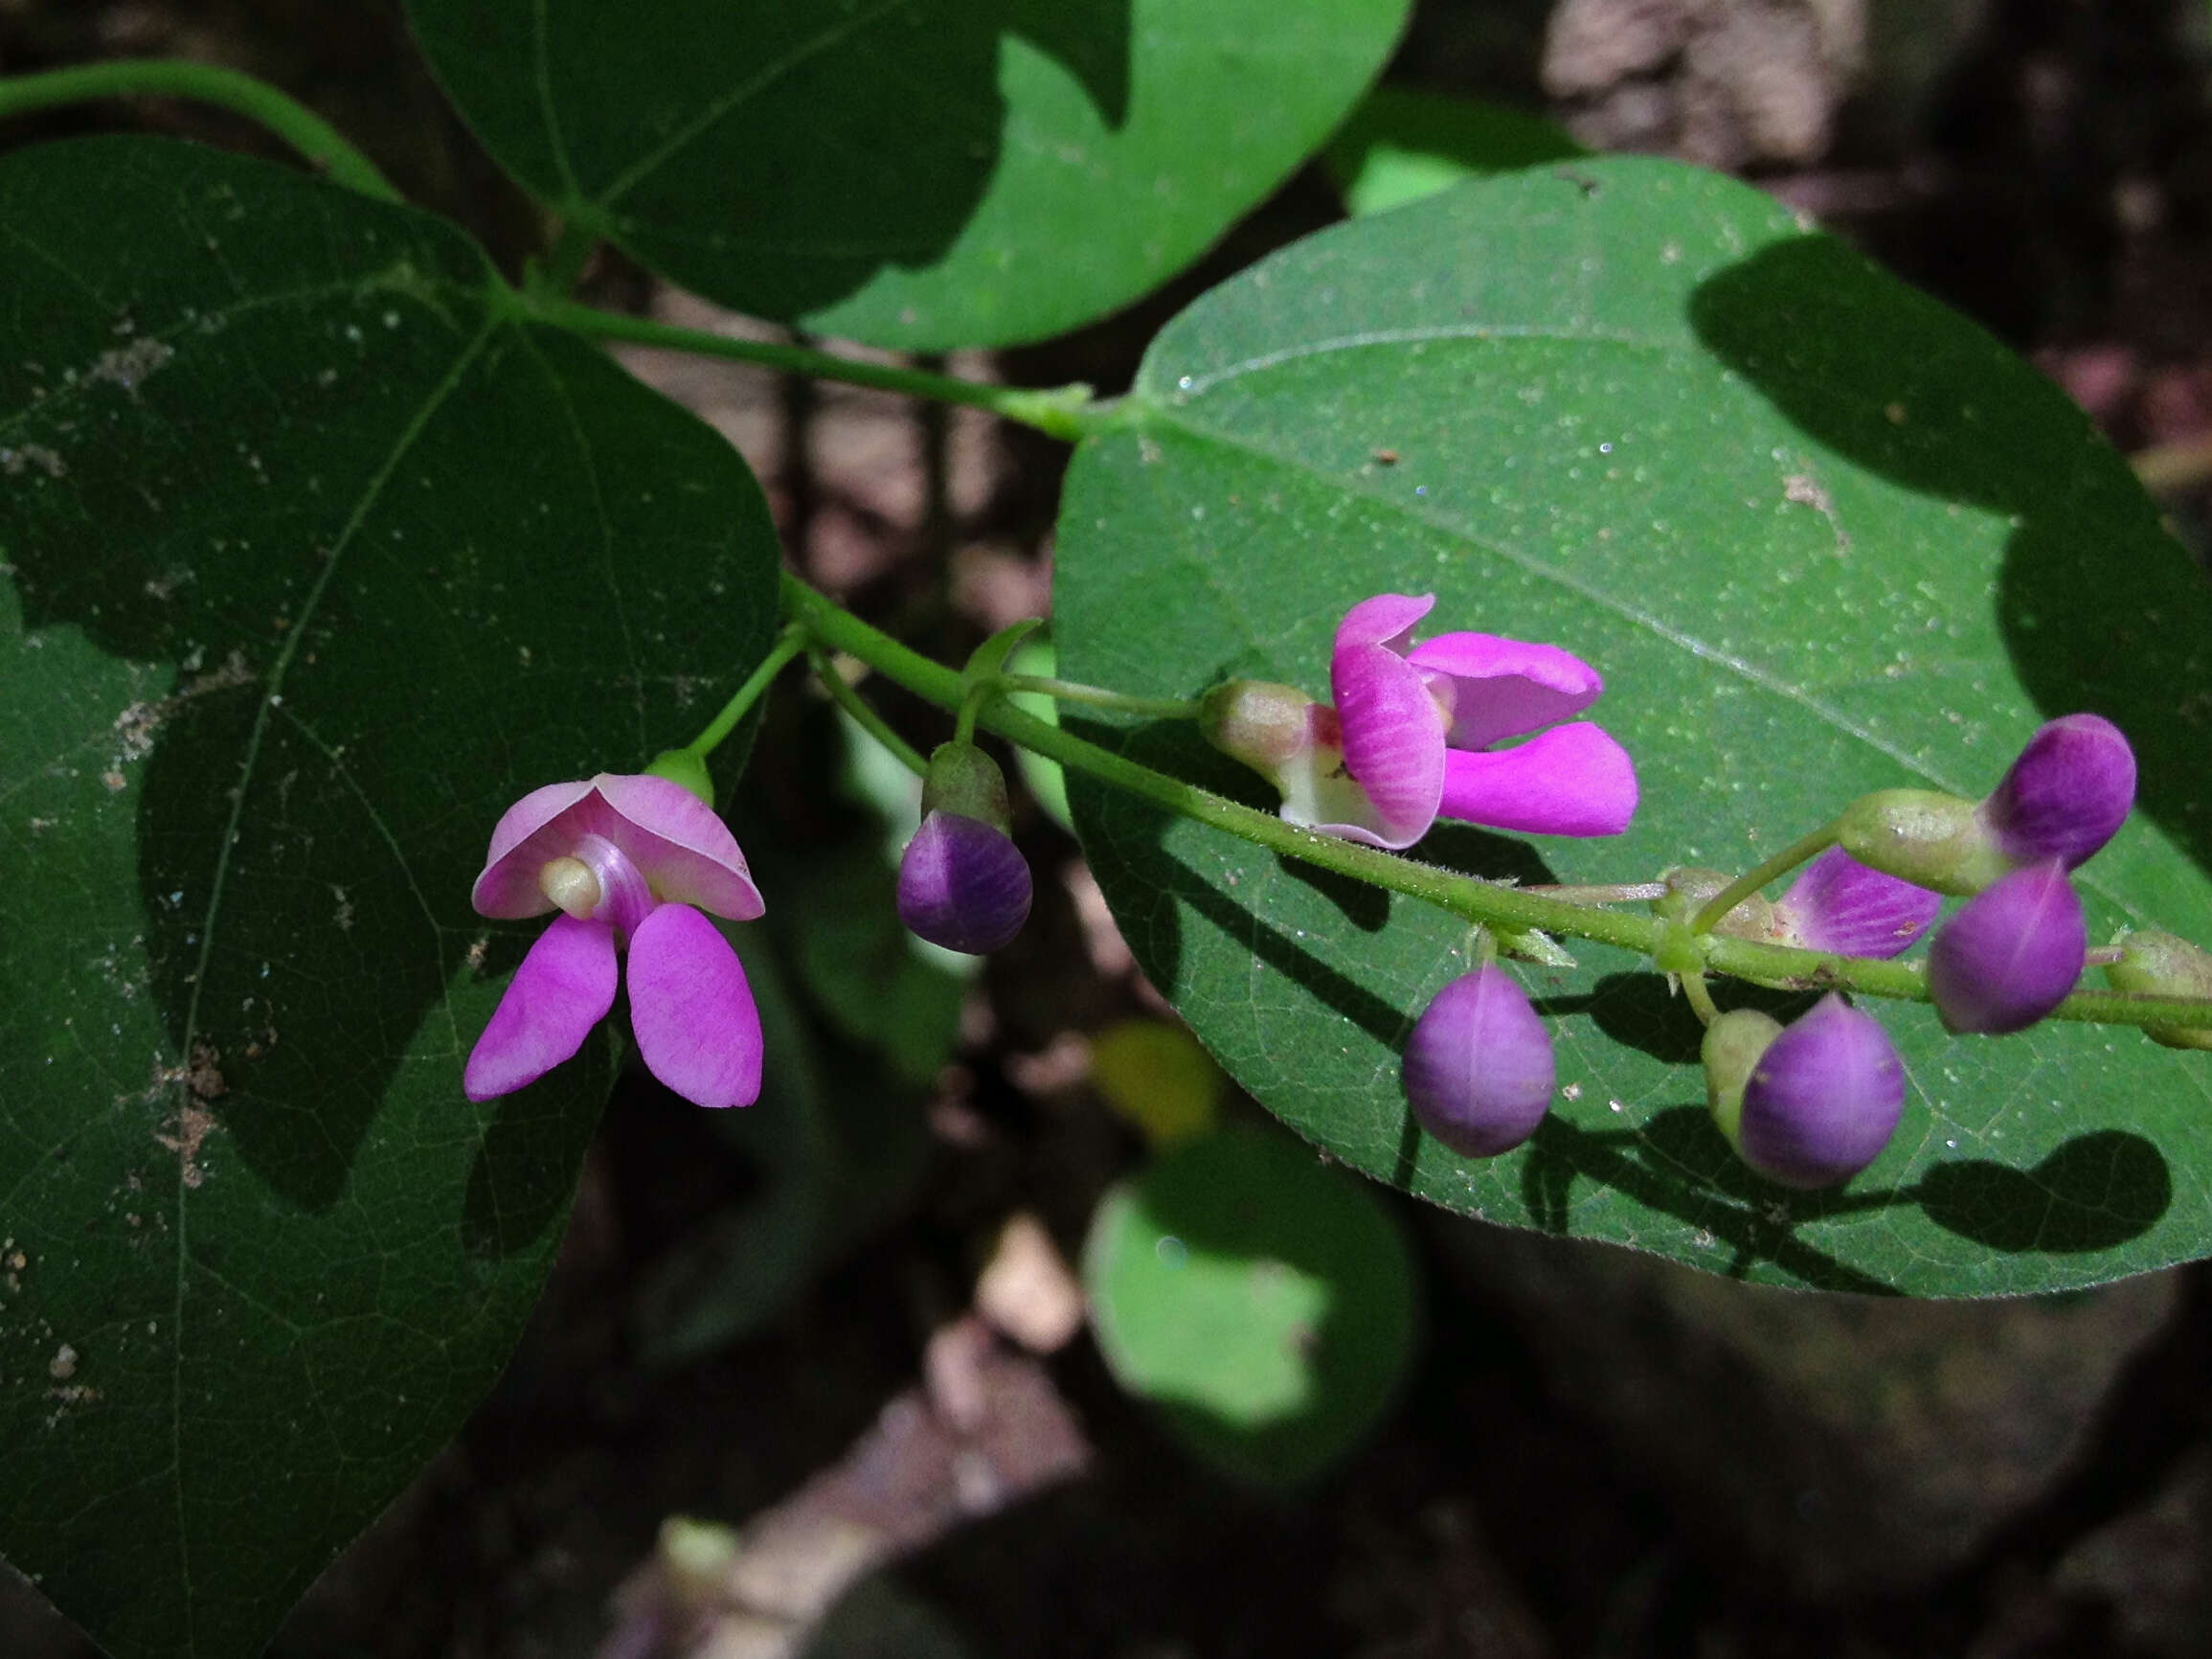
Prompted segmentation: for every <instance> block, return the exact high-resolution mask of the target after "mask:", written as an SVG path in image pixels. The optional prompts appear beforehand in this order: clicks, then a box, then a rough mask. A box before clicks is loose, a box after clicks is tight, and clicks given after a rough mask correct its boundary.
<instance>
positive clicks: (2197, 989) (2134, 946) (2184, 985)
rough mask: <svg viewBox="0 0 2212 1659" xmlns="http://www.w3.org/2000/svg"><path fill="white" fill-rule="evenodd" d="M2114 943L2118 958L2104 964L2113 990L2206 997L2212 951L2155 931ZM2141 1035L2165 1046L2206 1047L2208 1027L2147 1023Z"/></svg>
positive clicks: (2211, 1039) (2211, 981) (2211, 987)
mask: <svg viewBox="0 0 2212 1659" xmlns="http://www.w3.org/2000/svg"><path fill="white" fill-rule="evenodd" d="M2119 945H2120V960H2119V961H2117V962H2115V963H2112V964H2110V965H2109V966H2107V967H2106V968H2105V977H2106V978H2107V979H2109V980H2110V981H2111V982H2112V988H2113V989H2115V990H2131V991H2148V992H2149V993H2150V994H2151V995H2153V996H2201V997H2208V998H2212V951H2206V950H2205V949H2203V947H2202V946H2201V945H2195V944H2191V943H2189V942H2188V941H2187V940H2186V939H2182V938H2179V937H2178V936H2177V935H2175V934H2171V933H2158V932H2156V931H2151V932H2144V933H2131V934H2127V935H2125V936H2123V937H2122V938H2121V939H2120V941H2119ZM2143 1034H2144V1035H2145V1036H2147V1037H2149V1038H2150V1039H2151V1040H2152V1041H2153V1042H2155V1043H2160V1044H2163V1045H2164V1046H2165V1047H2167V1048H2170V1049H2212V1026H2181V1025H2149V1026H2145V1027H2144V1028H2143Z"/></svg>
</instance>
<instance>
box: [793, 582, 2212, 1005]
mask: <svg viewBox="0 0 2212 1659" xmlns="http://www.w3.org/2000/svg"><path fill="white" fill-rule="evenodd" d="M783 612H784V615H785V616H787V617H789V618H790V619H791V620H792V621H793V622H794V623H796V624H799V625H801V626H803V627H805V628H806V629H807V630H808V631H809V632H810V633H812V634H813V636H814V637H815V638H816V639H817V640H819V641H821V642H822V643H823V644H824V645H826V646H829V647H831V648H835V649H837V650H841V651H844V652H846V653H847V654H848V655H851V656H854V657H857V658H859V659H860V660H861V661H862V662H864V663H866V664H868V665H869V667H870V668H872V669H874V670H876V671H877V672H878V673H880V674H882V675H883V676H884V677H885V678H886V679H889V680H892V681H893V682H895V683H896V684H898V685H901V686H904V687H905V688H906V689H907V690H908V691H910V692H912V693H914V695H916V696H918V697H920V698H922V699H923V700H924V701H926V702H932V703H935V704H937V706H938V707H939V708H941V709H945V710H947V711H950V712H954V713H957V712H958V711H959V707H960V704H961V702H962V701H963V699H964V696H965V692H966V688H965V686H964V684H963V682H962V680H961V677H960V675H959V674H958V673H957V672H955V671H954V670H951V669H948V668H946V667H945V666H944V665H943V664H942V663H937V662H932V661H931V660H930V659H929V658H928V657H925V656H923V655H922V654H921V653H920V652H918V651H914V650H911V649H909V648H907V647H906V646H903V645H901V644H900V643H899V642H898V641H897V640H894V639H892V637H891V636H890V635H889V634H886V633H883V632H880V631H879V630H877V629H875V628H873V627H870V626H869V625H868V624H867V623H864V622H862V621H861V620H860V619H859V618H858V617H856V616H854V615H853V614H852V613H851V612H849V611H846V610H844V609H842V608H840V607H839V606H838V605H837V604H835V603H833V602H831V601H830V600H828V599H826V598H824V596H823V595H821V594H819V593H816V592H815V591H814V590H813V589H812V588H810V587H808V586H807V585H806V584H805V583H804V582H802V581H801V580H799V579H798V578H796V577H793V576H790V575H786V576H785V577H784V579H783ZM978 723H979V724H981V725H982V726H984V727H986V728H988V729H989V730H991V731H993V732H996V733H997V734H998V735H999V736H1000V737H1002V738H1004V739H1007V740H1008V741H1009V742H1014V743H1019V744H1020V745H1021V746H1022V747H1024V748H1026V749H1029V750H1033V751H1034V752H1035V753H1037V754H1039V755H1042V756H1044V757H1045V758H1046V759H1047V760H1049V761H1059V762H1060V764H1061V765H1063V766H1066V767H1069V768H1070V769H1072V770H1074V771H1078V772H1084V773H1088V774H1089V775H1090V776H1092V777H1094V778H1097V779H1099V780H1100V781H1101V782H1104V783H1107V784H1113V785H1115V786H1116V787H1117V788H1120V789H1124V790H1126V791H1128V792H1129V793H1130V794H1132V795H1135V796H1137V797H1139V798H1140V799H1141V800H1145V801H1150V802H1152V803H1153V804H1154V805H1155V806H1158V807H1164V808H1166V809H1167V810H1168V811H1170V812H1174V813H1177V814H1179V815H1180V816H1182V817H1185V818H1194V819H1196V820H1197V821H1198V822H1199V823H1201V824H1206V825H1208V826H1210V827H1211V828H1213V829H1216V830H1224V831H1226V832H1227V833H1229V834H1231V835H1236V836H1240V837H1242V838H1243V839H1244V840H1246V841H1250V842H1252V843H1253V845H1255V846H1258V847H1264V848H1266V849H1268V850H1269V851H1270V852H1279V853H1281V854H1283V855H1284V856H1286V857H1290V858H1298V859H1301V860H1303V861H1304V862H1306V863H1308V864H1312V865H1315V866H1317V867H1319V868H1320V869H1323V870H1330V871H1334V872H1335V873H1336V874H1338V875H1348V876H1350V877H1351V878H1352V879H1353V880H1355V881H1365V882H1367V883H1369V884H1371V885H1373V886H1376V887H1381V888H1384V889H1387V890H1388V891H1389V892H1392V893H1402V894H1404V895H1406V897H1408V898H1417V899H1420V900H1421V901H1422V902H1424V903H1427V904H1433V905H1435V906H1436V907H1437V908H1438V909H1440V910H1444V911H1447V912H1449V913H1450V914H1452V915H1454V916H1459V917H1464V918H1465V919H1466V920H1470V921H1474V922H1478V923H1480V924H1483V925H1486V926H1494V927H1498V928H1501V929H1505V930H1510V931H1525V930H1527V929H1530V928H1537V929H1541V930H1543V931H1545V932H1546V933H1555V934H1564V935H1567V936H1569V937H1571V938H1575V939H1588V940H1592V941H1595V942H1596V943H1601V944H1613V945H1617V946H1619V947H1620V948H1621V949H1623V950H1631V951H1635V952H1636V953H1637V954H1638V955H1641V956H1650V955H1651V954H1652V953H1653V951H1655V950H1656V949H1658V948H1659V943H1660V941H1661V937H1662V934H1663V933H1664V932H1665V931H1666V930H1667V928H1668V927H1669V925H1670V924H1668V923H1665V922H1662V921H1661V920H1659V918H1658V917H1655V916H1634V915H1624V914H1621V913H1619V912H1617V911H1609V910H1594V909H1589V908H1585V907H1584V906H1582V905H1579V904H1569V903H1568V902H1566V901H1565V900H1563V899H1559V898H1546V897H1545V896H1544V895H1542V894H1539V893H1533V892H1530V891H1528V890H1527V889H1525V888H1516V887H1506V886H1501V885H1499V884H1497V883H1495V882H1489V881H1482V880H1478V879H1477V878H1476V877H1474V876H1471V875H1458V874H1457V873H1456V872H1453V871H1449V870H1439V869H1437V868H1435V867H1434V866H1433V865H1428V864H1420V863H1416V862H1415V861H1414V860H1412V859H1411V858H1404V857H1400V856H1399V855H1398V854H1396V853H1392V852H1383V851H1381V850H1380V849H1378V848H1373V847H1362V846H1360V845H1358V844H1357V843H1355V842H1350V841H1340V840H1338V839H1336V838H1335V837H1334V836H1329V835H1317V834H1315V833H1314V832H1313V831H1312V830H1301V829H1299V828H1298V826H1296V825H1293V824H1285V823H1284V822H1283V821H1282V820H1281V819H1279V818H1277V817H1275V815H1274V814H1272V813H1268V812H1260V811H1255V810H1254V809H1253V808H1252V807H1245V806H1241V805H1239V804H1238V803H1236V802H1234V801H1230V800H1228V799H1226V798H1225V797H1223V796H1220V795H1216V794H1214V793H1213V792H1212V791H1211V790H1210V789H1202V788H1200V787H1198V786H1197V785H1196V784H1185V782H1183V781H1182V780H1181V779H1180V778H1171V777H1169V776H1168V775H1167V774H1165V773H1163V772H1156V771H1154V770H1153V769H1152V768H1151V767H1149V766H1145V765H1140V764H1139V763H1138V762H1137V761H1131V760H1129V759H1128V758H1127V757H1126V756H1122V755H1117V754H1116V753H1114V752H1113V751H1112V750H1110V749H1103V748H1100V747H1099V746H1098V745H1097V744H1095V743H1091V742H1086V741H1085V740H1084V739H1081V738H1077V737H1074V736H1072V735H1071V734H1069V733H1067V732H1063V731H1062V730H1060V728H1059V727H1057V726H1055V725H1052V724H1051V723H1050V722H1049V721H1046V720H1040V719H1038V718H1037V717H1036V716H1034V715H1030V714H1027V713H1025V712H1024V711H1022V710H1021V709H1018V708H1015V707H1013V706H1012V705H1010V704H1008V703H1007V702H1005V701H1004V699H1003V698H1002V699H999V700H998V701H995V702H993V703H991V704H990V705H988V706H987V707H985V708H984V709H983V710H982V715H981V717H980V719H979V721H978ZM1672 925H1673V926H1674V928H1675V929H1676V931H1677V932H1678V933H1679V932H1680V931H1681V928H1680V924H1679V923H1676V924H1672ZM1698 943H1699V947H1700V949H1701V950H1702V951H1703V954H1704V962H1705V966H1707V967H1708V968H1710V969H1712V970H1714V971H1716V972H1720V973H1726V974H1729V975H1731V976H1733V977H1735V978H1737V979H1748V980H1750V981H1752V982H1754V983H1757V984H1765V985H1778V986H1792V987H1804V988H1820V989H1840V990H1850V991H1856V992H1858V993H1860V994H1861V995H1865V996H1884V997H1891V998H1896V999H1899V1000H1904V1001H1912V1002H1926V1001H1927V1000H1928V980H1927V976H1926V974H1925V973H1924V972H1923V971H1922V969H1921V968H1920V966H1919V965H1917V964H1915V963H1903V962H1880V961H1876V960H1874V959H1872V958H1868V957H1845V956H1831V955H1826V954H1823V953H1821V952H1819V951H1812V950H1798V949H1795V948H1794V947H1792V946H1789V945H1781V944H1767V943H1759V942H1755V941H1752V940H1743V939H1728V938H1726V937H1721V936H1711V937H1706V938H1702V939H1700V940H1699V942H1698ZM2051 1017H2053V1018H2055V1019H2070V1020H2087V1021H2095V1022H2101V1023H2105V1024H2114V1025H2135V1026H2144V1025H2179V1026H2212V1001H2206V1000H2204V999H2202V998H2197V997H2154V996H2146V995H2141V994H2136V993H2130V992H2125V991H2076V992H2075V993H2074V994H2073V995H2072V996H2070V997H2068V998H2067V999H2066V1000H2065V1002H2064V1003H2062V1004H2060V1005H2059V1007H2058V1009H2057V1010H2056V1011H2054V1013H2053V1014H2052V1016H2051Z"/></svg>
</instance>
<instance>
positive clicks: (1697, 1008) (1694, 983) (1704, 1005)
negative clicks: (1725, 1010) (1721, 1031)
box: [1680, 973, 1721, 1025]
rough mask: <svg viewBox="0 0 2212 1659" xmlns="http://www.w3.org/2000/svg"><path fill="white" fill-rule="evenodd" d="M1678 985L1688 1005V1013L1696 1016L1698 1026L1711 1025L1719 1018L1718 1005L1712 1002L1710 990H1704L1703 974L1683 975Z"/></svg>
mask: <svg viewBox="0 0 2212 1659" xmlns="http://www.w3.org/2000/svg"><path fill="white" fill-rule="evenodd" d="M1680 984H1681V986H1682V996H1683V998H1684V1000H1686V1001H1687V1002H1688V1003H1689V1005H1690V1011H1691V1012H1692V1013H1694V1014H1696V1015H1697V1016H1698V1023H1699V1024H1700V1025H1711V1024H1712V1023H1713V1021H1715V1020H1717V1019H1719V1018H1720V1017H1721V1011H1720V1008H1719V1005H1717V1004H1716V1003H1715V1002H1714V1001H1713V993H1712V992H1711V990H1709V989H1706V986H1705V976H1704V974H1702V973H1685V974H1683V975H1682V979H1681V981H1680Z"/></svg>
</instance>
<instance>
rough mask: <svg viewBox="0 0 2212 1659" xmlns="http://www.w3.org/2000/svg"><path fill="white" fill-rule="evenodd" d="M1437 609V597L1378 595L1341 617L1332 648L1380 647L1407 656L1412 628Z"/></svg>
mask: <svg viewBox="0 0 2212 1659" xmlns="http://www.w3.org/2000/svg"><path fill="white" fill-rule="evenodd" d="M1435 608H1436V596H1435V595H1434V594H1433V593H1425V594H1421V595H1419V596H1415V595H1412V594H1404V593H1379V594H1377V595H1375V597H1374V598H1373V599H1364V600H1362V601H1360V602H1359V603H1358V604H1356V605H1354V606H1352V608H1351V609H1350V610H1348V611H1346V612H1345V613H1344V620H1343V622H1341V623H1339V624H1338V625H1337V639H1336V646H1335V648H1336V649H1337V650H1340V651H1341V650H1344V649H1346V648H1349V647H1352V646H1381V647H1382V648H1384V649H1385V650H1388V651H1395V652H1396V653H1397V654H1398V655H1399V656H1404V655H1405V654H1406V648H1407V647H1408V646H1409V645H1411V643H1412V634H1413V625H1414V624H1415V623H1417V622H1419V621H1420V620H1421V619H1422V618H1423V617H1425V616H1427V615H1428V614H1429V613H1430V612H1431V611H1432V610H1433V609H1435Z"/></svg>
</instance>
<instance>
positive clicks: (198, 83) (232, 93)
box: [0, 57, 404, 202]
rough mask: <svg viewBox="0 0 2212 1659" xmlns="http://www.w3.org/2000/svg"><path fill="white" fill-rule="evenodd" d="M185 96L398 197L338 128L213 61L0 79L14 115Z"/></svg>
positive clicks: (369, 188) (334, 173)
mask: <svg viewBox="0 0 2212 1659" xmlns="http://www.w3.org/2000/svg"><path fill="white" fill-rule="evenodd" d="M131 97H143V98H189V99H192V100H194V101H196V102H201V103H214V104H220V105H221V106H222V107H223V108H225V109H228V110H231V111H233V112H234V113H236V114H238V115H242V116H244V117H245V118H246V119H247V120H248V121H252V122H257V123H259V124H260V125H262V126H265V127H267V128H268V129H269V131H271V132H273V133H275V134H276V135H277V136H278V137H279V138H281V139H282V140H283V141H284V142H285V143H286V144H288V145H290V146H291V147H292V148H294V149H296V150H298V151H299V152H300V153H301V154H302V155H304V156H305V157H306V158H307V159H308V160H309V161H311V162H313V163H314V164H315V165H316V166H317V167H319V168H321V169H322V170H324V172H326V173H327V174H328V175H329V177H330V178H331V179H332V180H333V181H334V182H336V183H338V184H342V185H345V186H347V187H348V188H349V189H351V190H356V191H359V192H360V193H362V194H363V195H367V196H374V197H375V198H376V199H377V200H378V201H389V202H395V201H400V200H402V199H404V198H403V197H401V195H400V193H399V192H398V191H397V190H395V188H394V187H393V184H392V181H391V180H390V179H388V178H386V177H385V176H384V175H383V173H381V172H379V171H378V170H377V169H376V164H375V163H374V162H372V161H371V160H370V159H369V158H368V157H367V156H366V155H363V154H362V153H361V152H360V151H359V150H357V149H355V148H353V147H352V145H350V144H349V143H348V142H347V141H346V138H345V136H344V135H343V134H341V133H340V132H339V131H338V129H337V128H336V127H334V126H332V125H330V124H329V123H328V122H327V121H325V120H324V119H323V118H322V117H321V116H319V115H317V114H316V113H315V112H314V111H313V110H311V109H309V108H308V107H307V106H306V105H305V104H303V103H298V102H294V101H293V100H292V99H291V98H290V97H288V96H287V95H286V94H284V93H282V92H280V91H278V90H277V89H276V88H275V87H274V86H271V85H270V84H269V83H268V82H267V81H265V80H255V79H254V78H253V77H252V76H250V75H243V74H240V73H239V72H238V71H237V70H236V69H224V68H222V67H220V66H219V65H217V64H213V63H187V62H184V61H182V60H180V59H177V58H169V57H119V58H115V59H113V60H111V61H109V62H106V63H83V64H79V65H77V66H75V67H73V68H69V69H50V70H47V71H46V72H45V73H43V74H40V75H18V76H14V77H11V78H10V79H8V80H0V116H9V115H22V114H26V113H28V112H29V111H31V110H34V109H51V108H53V107H55V106H56V104H65V103H83V102H88V101H90V100H92V99H96V98H131Z"/></svg>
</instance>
